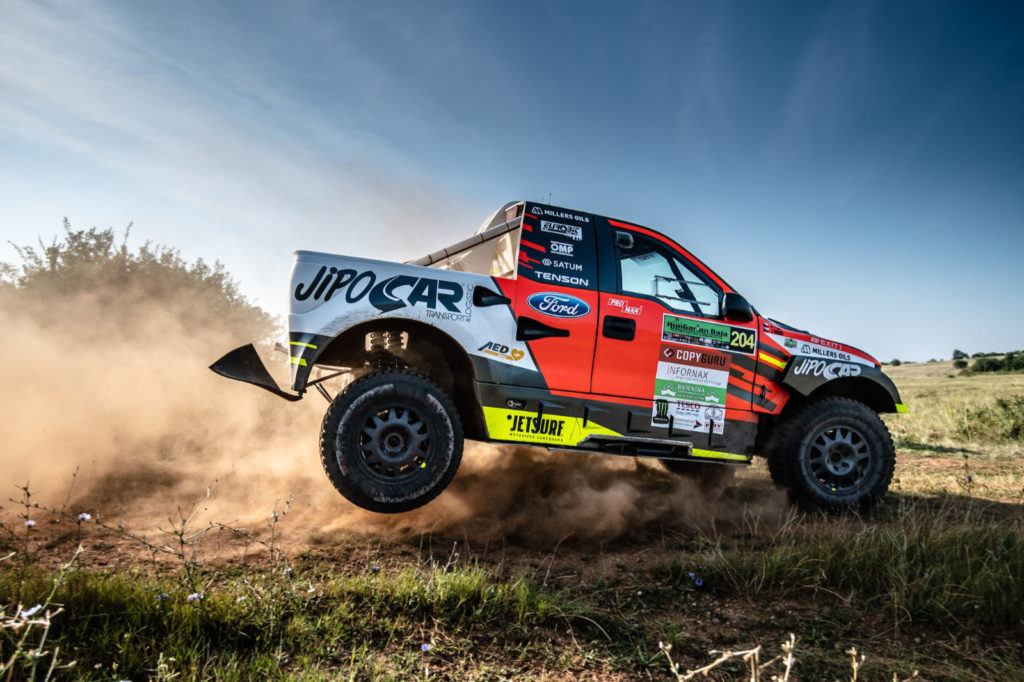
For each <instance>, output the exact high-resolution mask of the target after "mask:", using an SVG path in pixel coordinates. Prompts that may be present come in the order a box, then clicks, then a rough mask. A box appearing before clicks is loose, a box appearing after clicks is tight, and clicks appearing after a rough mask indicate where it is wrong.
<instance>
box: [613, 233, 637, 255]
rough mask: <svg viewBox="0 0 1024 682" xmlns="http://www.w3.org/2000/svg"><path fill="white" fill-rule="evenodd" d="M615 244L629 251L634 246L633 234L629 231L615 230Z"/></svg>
mask: <svg viewBox="0 0 1024 682" xmlns="http://www.w3.org/2000/svg"><path fill="white" fill-rule="evenodd" d="M615 246H617V247H619V248H620V249H622V250H623V251H628V250H630V249H632V248H633V235H631V234H630V233H629V232H621V231H616V232H615Z"/></svg>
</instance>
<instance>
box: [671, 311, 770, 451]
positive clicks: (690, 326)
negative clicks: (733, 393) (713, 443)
mask: <svg viewBox="0 0 1024 682" xmlns="http://www.w3.org/2000/svg"><path fill="white" fill-rule="evenodd" d="M661 340H662V343H661V344H660V348H659V352H658V370H657V373H656V375H655V379H654V414H653V416H652V418H651V424H652V425H653V426H668V425H669V423H671V424H672V428H673V429H680V430H683V431H694V432H700V433H714V434H718V435H722V434H723V433H724V432H725V398H726V393H727V391H728V388H729V368H730V366H731V364H732V359H731V356H730V355H729V353H730V352H738V353H746V354H751V353H753V352H754V350H755V349H756V347H757V342H756V338H755V332H754V330H753V329H748V328H745V327H732V326H730V325H727V324H719V323H716V322H708V321H705V320H695V319H691V318H688V317H678V316H676V315H667V314H666V315H665V316H664V317H663V318H662V331H661Z"/></svg>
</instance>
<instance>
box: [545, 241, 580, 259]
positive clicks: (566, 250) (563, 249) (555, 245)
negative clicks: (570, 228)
mask: <svg viewBox="0 0 1024 682" xmlns="http://www.w3.org/2000/svg"><path fill="white" fill-rule="evenodd" d="M574 250H575V249H574V248H573V245H572V244H566V243H565V242H551V253H556V254H558V255H559V256H571V255H572V254H573V251H574Z"/></svg>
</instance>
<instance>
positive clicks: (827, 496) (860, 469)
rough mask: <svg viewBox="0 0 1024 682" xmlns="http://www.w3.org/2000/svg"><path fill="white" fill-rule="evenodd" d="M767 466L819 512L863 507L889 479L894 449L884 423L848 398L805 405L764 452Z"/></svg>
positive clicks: (882, 491)
mask: <svg viewBox="0 0 1024 682" xmlns="http://www.w3.org/2000/svg"><path fill="white" fill-rule="evenodd" d="M768 457H769V470H770V471H771V473H772V478H774V479H775V482H776V483H778V484H779V485H782V486H785V487H786V488H788V489H789V493H790V496H791V497H792V498H793V499H794V501H796V502H797V503H798V504H800V505H801V506H803V507H805V508H809V509H819V510H823V511H833V512H842V511H867V510H868V509H870V508H871V507H873V506H874V505H875V504H876V503H877V502H878V500H879V499H880V498H881V497H882V495H883V494H885V491H886V490H888V488H889V483H890V482H891V481H892V475H893V469H894V467H895V463H896V453H895V450H894V448H893V444H892V437H891V436H890V435H889V430H888V429H887V428H886V426H885V424H884V423H883V422H882V420H881V419H879V417H878V415H877V414H875V413H874V411H873V410H871V408H869V407H868V406H867V405H864V404H863V403H859V402H857V401H854V400H850V399H848V398H824V399H822V400H817V401H814V402H812V403H810V404H808V405H806V406H805V407H804V408H803V409H802V410H801V411H800V412H798V413H797V414H796V415H795V416H793V417H792V418H791V419H790V421H789V423H788V424H786V425H785V426H784V427H783V432H782V434H781V438H780V439H779V442H778V444H777V447H776V448H774V449H773V451H772V452H769V453H768Z"/></svg>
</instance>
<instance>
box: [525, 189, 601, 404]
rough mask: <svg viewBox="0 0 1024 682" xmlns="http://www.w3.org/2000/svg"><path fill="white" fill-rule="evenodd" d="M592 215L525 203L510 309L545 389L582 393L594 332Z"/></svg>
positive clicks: (587, 379)
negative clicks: (513, 292)
mask: <svg viewBox="0 0 1024 682" xmlns="http://www.w3.org/2000/svg"><path fill="white" fill-rule="evenodd" d="M594 220H595V218H594V216H591V215H589V214H585V213H579V212H577V211H572V210H568V209H561V208H557V207H554V206H545V205H540V204H529V203H528V204H527V205H526V212H525V214H524V216H523V231H522V237H521V239H520V242H519V262H518V270H517V273H518V277H517V282H516V287H515V294H514V297H513V301H512V309H513V312H514V313H515V315H516V325H517V326H516V338H517V339H518V340H520V341H525V342H526V343H527V344H528V345H529V347H530V351H531V352H532V354H533V358H534V361H535V362H536V363H537V366H538V368H539V369H540V372H541V374H542V375H543V379H544V383H545V385H546V386H547V388H549V389H555V390H560V391H575V392H579V393H586V392H587V391H589V390H590V372H591V368H592V365H593V359H594V343H595V337H596V335H597V318H598V309H597V306H598V296H597V246H596V238H595V231H594Z"/></svg>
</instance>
